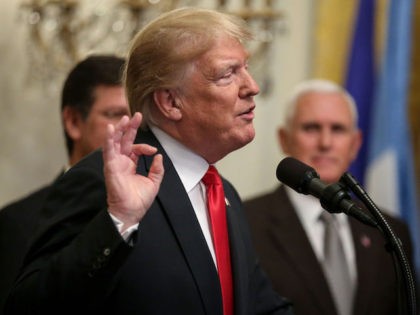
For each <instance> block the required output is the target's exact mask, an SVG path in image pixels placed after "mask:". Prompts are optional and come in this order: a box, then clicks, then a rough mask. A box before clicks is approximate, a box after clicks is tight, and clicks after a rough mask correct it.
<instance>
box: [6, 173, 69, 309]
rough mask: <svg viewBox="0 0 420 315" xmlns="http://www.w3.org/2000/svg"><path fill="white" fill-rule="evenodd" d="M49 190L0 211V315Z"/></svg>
mask: <svg viewBox="0 0 420 315" xmlns="http://www.w3.org/2000/svg"><path fill="white" fill-rule="evenodd" d="M61 175H62V173H60V174H59V176H58V177H57V178H59V177H60V176H61ZM54 182H55V180H54ZM50 190H51V185H47V186H44V187H42V188H40V189H38V190H36V191H34V192H32V193H30V194H29V195H28V196H26V197H24V198H22V199H19V200H17V201H14V202H12V203H10V204H8V205H7V206H5V207H4V208H3V209H1V210H0V253H1V254H0V315H2V314H3V307H4V304H5V302H6V298H7V296H8V294H9V291H10V289H11V287H12V285H13V283H14V281H15V280H16V277H17V275H18V273H19V270H20V267H21V265H22V262H23V259H24V257H25V254H26V251H27V250H28V245H29V243H30V241H31V238H32V237H33V234H34V232H35V229H36V227H37V224H38V220H39V218H40V212H41V209H42V208H43V206H44V203H45V200H46V199H47V196H48V194H49V192H50Z"/></svg>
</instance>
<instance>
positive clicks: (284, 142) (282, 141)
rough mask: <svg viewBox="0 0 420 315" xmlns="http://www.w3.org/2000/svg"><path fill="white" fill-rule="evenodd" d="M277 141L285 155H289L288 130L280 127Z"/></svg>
mask: <svg viewBox="0 0 420 315" xmlns="http://www.w3.org/2000/svg"><path fill="white" fill-rule="evenodd" d="M277 141H278V144H279V146H280V148H281V149H282V151H283V152H284V153H285V154H289V135H288V133H287V130H286V128H283V127H279V128H278V129H277Z"/></svg>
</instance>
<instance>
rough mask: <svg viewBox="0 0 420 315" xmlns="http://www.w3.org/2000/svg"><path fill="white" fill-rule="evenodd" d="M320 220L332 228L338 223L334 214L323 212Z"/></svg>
mask: <svg viewBox="0 0 420 315" xmlns="http://www.w3.org/2000/svg"><path fill="white" fill-rule="evenodd" d="M319 219H320V220H321V221H322V222H323V223H324V224H326V225H331V226H332V225H334V224H335V223H334V222H336V220H337V219H336V217H335V216H334V215H333V214H331V213H329V212H327V211H322V213H321V215H320V216H319Z"/></svg>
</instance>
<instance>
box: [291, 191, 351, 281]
mask: <svg viewBox="0 0 420 315" xmlns="http://www.w3.org/2000/svg"><path fill="white" fill-rule="evenodd" d="M285 188H286V193H287V195H288V196H289V198H290V200H291V202H292V205H293V207H294V208H295V209H296V213H297V215H298V217H299V220H300V221H301V223H302V225H303V229H304V230H305V232H306V235H307V236H308V238H309V241H310V243H311V245H312V248H313V250H314V252H315V255H316V256H317V258H318V260H319V261H320V262H322V261H323V258H324V242H323V240H324V223H323V222H322V221H321V220H320V219H319V218H320V215H321V213H322V211H327V210H324V209H323V208H322V207H321V203H320V201H319V200H318V199H317V198H315V197H313V196H310V195H304V194H299V193H297V192H296V191H294V190H293V189H291V188H290V187H287V186H285ZM334 215H335V216H336V218H337V220H336V223H337V224H338V231H339V235H340V238H341V241H342V244H343V248H344V254H345V255H346V260H347V265H348V266H349V272H350V277H351V279H352V281H353V284H355V283H356V278H357V270H356V258H355V251H354V244H353V238H352V234H351V230H350V225H349V223H348V218H347V216H346V215H345V214H344V213H337V214H334Z"/></svg>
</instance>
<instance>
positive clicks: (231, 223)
mask: <svg viewBox="0 0 420 315" xmlns="http://www.w3.org/2000/svg"><path fill="white" fill-rule="evenodd" d="M224 191H225V196H226V199H227V200H228V202H227V205H226V212H227V223H228V230H229V246H230V255H231V264H232V273H233V290H234V297H235V314H246V304H247V300H246V296H247V292H246V288H248V287H249V279H248V269H247V268H246V266H247V265H246V263H245V262H246V261H247V260H248V259H247V257H246V248H245V246H246V245H245V244H244V242H243V238H242V237H241V235H242V233H241V231H240V228H239V224H238V222H239V221H240V218H238V216H237V211H238V209H240V205H239V204H238V203H237V198H236V197H235V196H234V195H233V194H232V193H231V191H230V189H229V188H228V186H226V183H224Z"/></svg>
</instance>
